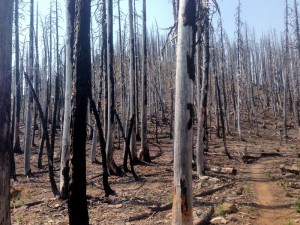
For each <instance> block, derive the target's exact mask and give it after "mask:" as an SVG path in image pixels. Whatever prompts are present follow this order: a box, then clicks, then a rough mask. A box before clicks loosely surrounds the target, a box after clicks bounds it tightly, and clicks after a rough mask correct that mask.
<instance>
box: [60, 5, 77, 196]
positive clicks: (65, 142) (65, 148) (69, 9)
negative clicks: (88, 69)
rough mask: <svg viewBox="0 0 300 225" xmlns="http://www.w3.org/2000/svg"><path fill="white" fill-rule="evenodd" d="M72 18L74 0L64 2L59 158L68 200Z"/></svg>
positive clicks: (61, 182)
mask: <svg viewBox="0 0 300 225" xmlns="http://www.w3.org/2000/svg"><path fill="white" fill-rule="evenodd" d="M74 16H75V0H68V1H67V2H66V28H67V29H66V32H67V40H66V84H65V103H64V105H65V107H64V124H63V136H62V149H61V158H60V188H59V191H60V198H62V199H66V198H68V183H69V170H70V169H69V144H70V143H69V142H70V140H69V139H70V138H69V135H70V133H69V132H70V120H71V96H72V56H73V43H74Z"/></svg>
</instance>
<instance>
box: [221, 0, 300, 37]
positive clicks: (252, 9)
mask: <svg viewBox="0 0 300 225" xmlns="http://www.w3.org/2000/svg"><path fill="white" fill-rule="evenodd" d="M298 1H299V0H298ZM218 3H219V6H220V9H221V13H222V17H223V25H224V28H225V29H226V31H227V33H228V35H229V36H230V37H233V36H234V31H235V18H234V15H235V14H236V7H237V4H238V0H218ZM288 3H289V4H292V5H290V6H292V8H293V0H288ZM241 4H242V11H241V17H242V20H243V21H244V22H246V23H247V25H248V27H249V28H250V29H251V30H252V28H254V29H255V31H256V36H261V34H262V33H267V32H268V31H270V30H273V29H276V30H277V31H278V34H279V33H280V32H282V31H284V9H285V0H241Z"/></svg>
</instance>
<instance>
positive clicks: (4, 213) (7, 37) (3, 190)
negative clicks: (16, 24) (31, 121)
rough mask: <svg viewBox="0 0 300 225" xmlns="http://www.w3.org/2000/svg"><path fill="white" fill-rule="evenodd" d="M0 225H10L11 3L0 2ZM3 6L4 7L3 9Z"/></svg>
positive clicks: (8, 1) (2, 0)
mask: <svg viewBox="0 0 300 225" xmlns="http://www.w3.org/2000/svg"><path fill="white" fill-rule="evenodd" d="M0 5H1V7H0V21H1V26H0V40H1V41H0V124H1V132H0V182H1V184H0V224H5V225H10V224H11V221H10V198H9V192H10V168H9V167H10V166H9V165H10V162H9V151H10V149H11V147H12V146H10V140H11V139H10V130H9V128H10V109H11V108H10V107H11V103H10V99H11V96H10V95H11V60H12V16H13V1H11V0H0ZM4 6H5V7H4Z"/></svg>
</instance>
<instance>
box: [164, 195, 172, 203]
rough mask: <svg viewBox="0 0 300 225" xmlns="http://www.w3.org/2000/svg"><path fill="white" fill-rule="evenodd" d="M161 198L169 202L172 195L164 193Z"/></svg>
mask: <svg viewBox="0 0 300 225" xmlns="http://www.w3.org/2000/svg"><path fill="white" fill-rule="evenodd" d="M163 198H164V200H165V201H166V202H171V201H172V198H173V196H172V194H167V195H165V196H164V197H163Z"/></svg>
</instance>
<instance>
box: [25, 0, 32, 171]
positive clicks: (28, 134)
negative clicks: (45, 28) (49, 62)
mask: <svg viewBox="0 0 300 225" xmlns="http://www.w3.org/2000/svg"><path fill="white" fill-rule="evenodd" d="M33 7H34V0H31V1H30V26H29V72H28V73H29V79H30V81H31V82H32V81H33V32H34V26H33V16H34V15H33ZM26 89H27V96H28V97H27V101H28V102H27V105H26V122H25V141H24V142H25V148H24V174H25V175H26V176H31V168H30V152H31V135H32V128H31V124H32V103H33V98H32V94H31V92H30V90H29V87H28V84H27V88H26Z"/></svg>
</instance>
